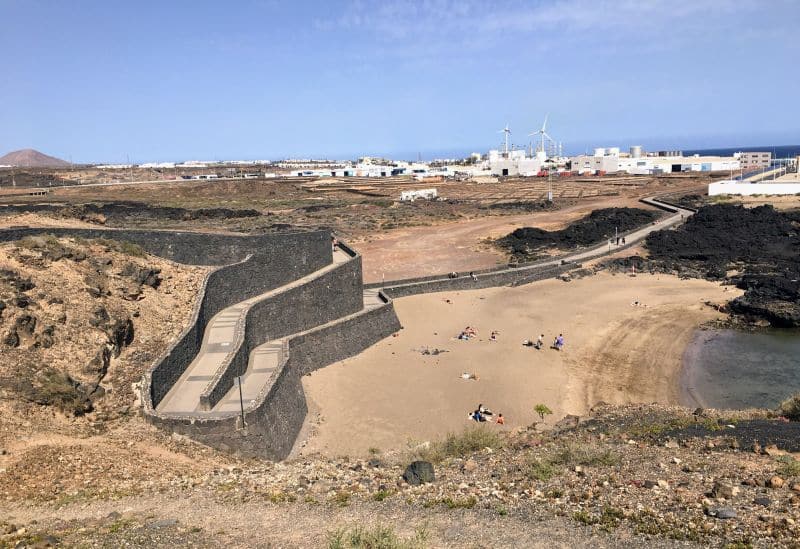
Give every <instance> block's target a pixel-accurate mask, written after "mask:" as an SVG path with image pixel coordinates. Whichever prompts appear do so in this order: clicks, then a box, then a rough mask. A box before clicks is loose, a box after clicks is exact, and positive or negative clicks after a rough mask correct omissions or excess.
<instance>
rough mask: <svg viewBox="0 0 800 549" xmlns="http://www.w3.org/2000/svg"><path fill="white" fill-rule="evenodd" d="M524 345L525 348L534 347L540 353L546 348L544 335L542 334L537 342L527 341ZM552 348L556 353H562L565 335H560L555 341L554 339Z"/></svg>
mask: <svg viewBox="0 0 800 549" xmlns="http://www.w3.org/2000/svg"><path fill="white" fill-rule="evenodd" d="M522 344H523V345H524V346H525V347H533V348H534V349H536V350H537V351H538V350H540V349H542V348H543V347H544V334H540V335H539V337H537V338H536V341H533V340H530V339H526V340H525V341H523V342H522ZM550 348H551V349H555V350H556V351H562V350H563V349H564V334H558V335H557V336H556V337H555V339H553V344H552V345H550Z"/></svg>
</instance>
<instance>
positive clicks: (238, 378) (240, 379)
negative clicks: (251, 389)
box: [236, 376, 246, 429]
mask: <svg viewBox="0 0 800 549" xmlns="http://www.w3.org/2000/svg"><path fill="white" fill-rule="evenodd" d="M236 381H237V383H238V384H239V408H240V409H241V411H242V429H244V428H245V427H246V424H245V422H244V398H243V397H242V376H239V377H237V378H236Z"/></svg>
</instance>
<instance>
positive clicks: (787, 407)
mask: <svg viewBox="0 0 800 549" xmlns="http://www.w3.org/2000/svg"><path fill="white" fill-rule="evenodd" d="M779 410H780V413H781V415H784V416H786V417H787V418H789V419H791V420H792V421H800V393H797V394H795V395H792V396H790V397H789V398H787V399H786V400H784V401H783V402H781V405H780V408H779Z"/></svg>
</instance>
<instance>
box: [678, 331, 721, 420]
mask: <svg viewBox="0 0 800 549" xmlns="http://www.w3.org/2000/svg"><path fill="white" fill-rule="evenodd" d="M717 334H718V330H715V329H707V330H704V329H702V328H697V329H696V330H695V332H694V335H693V337H692V339H691V341H689V344H688V345H687V346H686V350H685V351H684V353H683V362H682V365H681V372H680V376H679V381H678V393H679V401H678V404H680V405H681V406H686V407H689V408H697V407H699V408H708V403H707V402H706V401H705V400H704V399H703V397H702V395H701V394H700V393H699V392H698V390H697V383H696V380H697V375H698V374H699V372H698V368H699V360H700V348H701V347H702V346H703V345H706V344H708V342H709V341H711V340H712V339H713V338H714V337H715V336H716V335H717Z"/></svg>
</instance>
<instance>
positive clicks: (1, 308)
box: [0, 299, 6, 318]
mask: <svg viewBox="0 0 800 549" xmlns="http://www.w3.org/2000/svg"><path fill="white" fill-rule="evenodd" d="M5 310H6V303H5V301H3V300H2V299H0V318H2V317H3V311H5Z"/></svg>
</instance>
